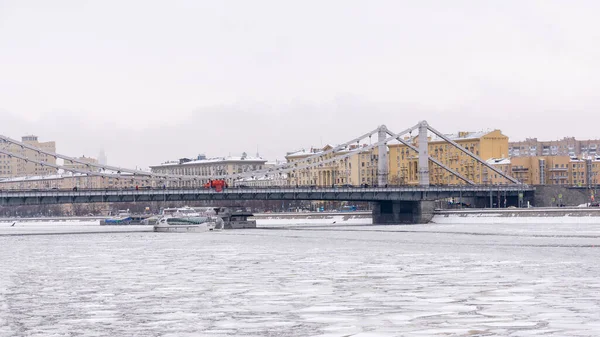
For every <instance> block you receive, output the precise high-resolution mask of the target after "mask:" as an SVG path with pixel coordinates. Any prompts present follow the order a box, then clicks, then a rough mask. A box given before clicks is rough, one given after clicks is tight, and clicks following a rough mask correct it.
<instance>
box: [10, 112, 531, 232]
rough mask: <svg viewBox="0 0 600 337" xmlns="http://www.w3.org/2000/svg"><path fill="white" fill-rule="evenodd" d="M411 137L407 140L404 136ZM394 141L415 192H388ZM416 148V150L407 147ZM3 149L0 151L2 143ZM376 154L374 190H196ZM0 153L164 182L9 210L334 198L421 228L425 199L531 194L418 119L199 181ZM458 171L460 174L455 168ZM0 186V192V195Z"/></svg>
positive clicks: (23, 194)
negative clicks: (438, 148) (435, 180)
mask: <svg viewBox="0 0 600 337" xmlns="http://www.w3.org/2000/svg"><path fill="white" fill-rule="evenodd" d="M413 131H417V132H418V135H416V136H413V135H412V132H413ZM429 133H433V134H434V135H436V136H438V137H439V138H440V139H442V140H443V141H444V142H446V144H447V145H448V146H451V147H454V148H455V149H457V150H458V152H460V153H461V156H464V157H465V158H468V160H470V161H472V162H474V163H477V164H478V165H480V166H481V167H482V168H483V167H485V168H486V169H487V170H489V172H492V173H494V174H496V175H497V176H499V177H502V178H504V179H505V185H493V186H492V185H478V184H477V183H476V182H474V181H473V180H471V179H469V178H468V177H467V176H465V175H463V174H461V173H460V172H457V171H456V170H453V169H452V168H451V167H449V166H448V165H446V164H445V163H443V162H442V161H441V160H440V159H439V158H436V157H432V156H430V155H429V153H428V151H429V149H428V141H429ZM372 136H376V137H377V141H375V142H371V141H370V140H371V137H372ZM366 139H369V144H362V145H361V146H355V147H351V145H352V144H360V142H364V141H365V140H366ZM390 142H399V143H400V144H403V145H405V146H406V147H407V148H409V149H410V150H411V151H413V152H414V153H416V154H417V155H418V158H417V163H415V164H416V167H415V171H416V172H417V173H418V186H395V187H388V186H389V184H388V168H389V159H388V156H389V155H388V144H389V143H390ZM413 143H416V145H417V146H415V145H413ZM3 144H4V145H5V146H2V145H3ZM9 145H10V146H13V147H14V146H17V147H19V148H21V149H28V150H30V151H33V152H34V153H37V154H38V155H45V156H50V157H53V158H55V159H62V160H63V161H65V162H70V163H77V164H80V166H83V167H85V168H86V169H85V170H84V169H81V168H73V167H71V166H65V165H58V164H56V163H52V162H45V161H40V160H38V159H36V158H37V157H39V156H36V158H28V157H26V156H24V155H22V154H21V153H22V152H19V153H17V152H15V151H10V149H8V146H9ZM373 149H374V150H376V151H377V154H378V158H377V184H376V186H378V187H370V188H357V187H335V186H334V185H335V184H333V183H332V184H331V185H330V184H329V182H331V181H330V180H328V184H327V187H324V186H320V187H305V186H286V187H277V188H275V187H268V188H260V189H259V188H256V189H246V188H227V189H225V190H223V191H215V190H212V189H202V188H197V187H198V186H201V184H202V183H204V182H206V181H209V180H211V179H225V180H227V181H229V182H235V181H239V180H241V179H244V178H250V177H256V176H276V175H279V176H281V175H282V174H295V173H298V172H303V170H307V169H310V168H322V167H327V165H335V164H336V163H340V161H342V160H345V159H347V158H349V157H351V156H354V155H357V154H360V153H364V152H365V151H370V150H373ZM0 154H5V155H6V156H8V157H12V158H17V159H20V160H23V161H25V162H30V163H33V164H35V165H40V166H46V167H52V168H54V169H57V170H63V171H66V172H73V173H78V174H80V175H85V176H89V177H102V178H117V179H131V180H132V181H146V182H153V185H154V186H163V184H164V183H165V182H170V183H172V184H170V185H169V186H170V188H168V189H150V190H106V189H102V190H93V189H90V190H82V189H79V190H78V191H58V190H49V191H33V190H30V191H6V190H4V191H2V192H0V206H5V207H6V206H9V207H10V206H16V205H35V204H37V205H39V204H60V203H94V202H143V201H146V202H153V201H192V200H257V199H258V200H337V201H365V202H372V203H374V207H373V209H374V210H373V215H374V223H402V222H405V223H422V222H426V221H427V219H428V217H429V214H430V213H432V212H433V201H434V200H440V199H444V198H451V197H454V198H463V197H464V198H474V199H477V200H483V199H485V200H489V202H490V205H494V204H496V205H500V204H501V201H502V200H506V201H505V205H515V206H516V205H520V204H521V203H522V202H523V201H524V200H530V199H532V196H533V193H534V189H533V188H531V187H529V186H526V185H523V184H520V182H519V181H517V180H516V179H515V178H513V177H511V176H510V175H508V174H506V173H505V172H503V171H501V170H499V169H498V168H496V167H494V166H493V165H490V164H489V163H487V162H486V161H485V160H483V159H481V158H480V157H479V156H478V155H477V154H475V153H473V152H470V151H469V150H468V149H466V148H464V147H463V146H461V145H459V144H457V143H456V142H454V141H453V140H452V139H451V138H450V137H448V136H447V135H445V134H443V133H441V132H439V131H438V130H437V129H435V128H433V127H431V126H430V125H429V124H428V123H427V122H426V121H421V122H419V123H418V124H416V125H414V126H412V127H410V128H408V129H406V130H404V131H402V132H399V133H394V132H392V131H391V130H389V129H388V128H387V127H386V126H385V125H381V126H379V127H377V128H376V129H374V130H372V131H370V132H367V133H365V134H363V135H362V136H360V137H357V138H354V139H351V140H349V141H347V142H344V143H342V144H340V145H338V146H335V147H332V148H331V149H328V150H324V151H321V152H319V153H315V154H310V155H308V156H307V157H305V158H302V159H300V160H297V161H294V162H288V163H284V164H281V165H278V166H276V167H270V168H265V169H260V170H253V171H246V172H238V173H234V174H219V175H211V176H202V175H197V174H165V173H157V172H148V171H142V170H132V169H127V168H123V167H116V166H109V165H102V164H97V163H89V162H85V161H82V160H80V159H77V158H73V157H69V156H66V155H62V154H58V153H53V152H49V151H46V150H43V149H40V148H35V147H33V146H31V145H30V144H26V143H22V142H19V141H16V140H14V139H11V138H9V137H5V136H1V135H0ZM430 166H432V167H435V168H436V169H442V170H445V171H447V172H448V173H449V174H451V175H453V176H455V177H457V178H458V180H459V181H461V184H459V185H453V186H431V185H430V180H429V179H430ZM461 171H462V170H461ZM186 184H187V186H192V187H196V188H185V189H184V188H172V186H181V185H184V186H186ZM1 189H2V188H1V187H0V190H1Z"/></svg>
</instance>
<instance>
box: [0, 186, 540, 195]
mask: <svg viewBox="0 0 600 337" xmlns="http://www.w3.org/2000/svg"><path fill="white" fill-rule="evenodd" d="M531 190H533V187H530V186H527V185H479V186H474V185H470V186H429V187H421V186H388V187H324V186H298V187H295V186H293V187H292V186H278V187H273V186H264V187H229V188H224V189H223V190H221V191H216V190H215V189H214V188H211V189H209V188H167V189H165V188H145V189H135V188H134V189H106V188H89V189H77V190H73V189H47V190H42V189H37V190H4V191H0V196H2V195H5V196H10V195H15V194H23V193H26V194H27V195H31V196H35V195H40V196H42V195H45V196H53V195H56V196H58V195H86V194H93V195H149V194H153V195H154V194H211V193H298V192H306V193H313V192H329V193H331V192H340V193H341V192H346V193H362V192H379V193H383V192H390V193H393V192H405V193H406V192H415V193H417V192H460V191H465V192H477V191H485V192H490V191H491V192H494V191H499V192H502V191H531Z"/></svg>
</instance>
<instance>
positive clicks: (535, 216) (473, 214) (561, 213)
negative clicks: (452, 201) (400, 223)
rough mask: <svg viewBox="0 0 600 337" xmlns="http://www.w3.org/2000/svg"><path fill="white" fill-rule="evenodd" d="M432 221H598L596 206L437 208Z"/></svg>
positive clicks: (443, 222)
mask: <svg viewBox="0 0 600 337" xmlns="http://www.w3.org/2000/svg"><path fill="white" fill-rule="evenodd" d="M431 222H432V223H436V224H452V223H480V224H483V223H485V224H492V223H600V209H598V208H565V207H561V208H544V207H540V208H526V209H518V208H517V209H470V210H438V211H436V212H435V215H434V217H433V220H432V221H431Z"/></svg>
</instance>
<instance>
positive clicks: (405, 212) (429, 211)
mask: <svg viewBox="0 0 600 337" xmlns="http://www.w3.org/2000/svg"><path fill="white" fill-rule="evenodd" d="M434 211H435V201H429V200H422V201H379V202H374V203H373V224H376V225H386V224H388V225H389V224H425V223H429V222H430V221H431V219H433V215H434Z"/></svg>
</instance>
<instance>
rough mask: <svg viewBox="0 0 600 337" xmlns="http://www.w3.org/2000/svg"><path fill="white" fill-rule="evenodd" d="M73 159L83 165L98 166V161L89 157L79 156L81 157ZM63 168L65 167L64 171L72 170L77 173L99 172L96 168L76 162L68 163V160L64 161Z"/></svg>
mask: <svg viewBox="0 0 600 337" xmlns="http://www.w3.org/2000/svg"><path fill="white" fill-rule="evenodd" d="M75 159H77V160H79V161H82V162H84V163H88V164H98V160H96V159H94V158H91V157H86V156H81V157H79V158H75ZM63 166H64V167H65V169H72V170H79V171H91V172H95V171H99V169H98V168H97V167H93V166H89V165H86V164H80V163H76V162H70V161H68V160H65V163H64V165H63Z"/></svg>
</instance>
